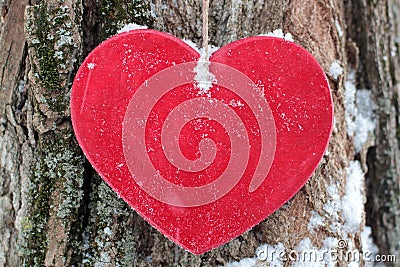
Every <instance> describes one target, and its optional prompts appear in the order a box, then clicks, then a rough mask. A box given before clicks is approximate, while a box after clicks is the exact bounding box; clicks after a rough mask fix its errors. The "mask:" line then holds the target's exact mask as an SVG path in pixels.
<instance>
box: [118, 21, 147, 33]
mask: <svg viewBox="0 0 400 267" xmlns="http://www.w3.org/2000/svg"><path fill="white" fill-rule="evenodd" d="M143 29H147V26H144V25H139V24H135V23H129V24H126V25H124V26H123V27H122V28H121V29H120V30H119V31H117V33H122V32H129V31H133V30H143Z"/></svg>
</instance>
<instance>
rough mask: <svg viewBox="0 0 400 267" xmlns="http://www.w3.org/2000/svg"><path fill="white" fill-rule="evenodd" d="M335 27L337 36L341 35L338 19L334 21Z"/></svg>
mask: <svg viewBox="0 0 400 267" xmlns="http://www.w3.org/2000/svg"><path fill="white" fill-rule="evenodd" d="M335 27H336V30H337V32H338V35H339V37H342V36H343V30H342V27H340V24H339V21H337V20H336V21H335Z"/></svg>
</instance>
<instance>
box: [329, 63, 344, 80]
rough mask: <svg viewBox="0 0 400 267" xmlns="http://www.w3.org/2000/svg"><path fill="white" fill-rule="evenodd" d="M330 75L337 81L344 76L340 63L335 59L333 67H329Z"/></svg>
mask: <svg viewBox="0 0 400 267" xmlns="http://www.w3.org/2000/svg"><path fill="white" fill-rule="evenodd" d="M329 74H330V75H331V76H332V78H333V79H335V80H337V78H338V77H339V76H340V75H342V74H343V68H342V66H340V61H339V60H337V59H335V60H334V61H333V62H332V64H331V66H330V67H329Z"/></svg>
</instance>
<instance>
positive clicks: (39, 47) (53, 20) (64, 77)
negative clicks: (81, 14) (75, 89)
mask: <svg viewBox="0 0 400 267" xmlns="http://www.w3.org/2000/svg"><path fill="white" fill-rule="evenodd" d="M27 13H28V20H27V22H26V32H27V34H28V36H29V40H30V43H29V47H30V49H31V50H33V51H34V53H33V56H34V57H33V58H32V60H31V62H32V68H33V72H34V76H35V77H36V78H37V80H38V82H39V84H40V85H41V87H42V88H45V89H46V91H45V92H43V95H44V96H45V98H46V104H47V105H48V106H49V108H50V109H51V110H53V111H57V112H64V111H65V110H66V109H67V108H68V98H67V97H66V94H65V93H66V91H67V90H68V87H69V85H70V82H71V81H70V79H71V73H70V72H74V69H75V68H74V63H75V62H76V61H77V60H76V58H75V54H76V51H77V50H78V47H77V45H76V44H75V40H74V39H73V30H74V29H73V25H75V22H73V21H71V19H70V12H69V9H68V7H67V6H48V5H47V4H46V3H45V2H44V1H40V3H39V4H38V5H36V6H32V7H30V8H28V9H27Z"/></svg>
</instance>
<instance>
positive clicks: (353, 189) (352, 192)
mask: <svg viewBox="0 0 400 267" xmlns="http://www.w3.org/2000/svg"><path fill="white" fill-rule="evenodd" d="M346 174H347V177H346V187H345V194H344V196H343V197H342V216H343V218H344V220H345V223H344V225H343V230H344V231H346V232H348V233H355V232H357V231H359V229H360V227H361V222H362V219H363V216H364V180H365V177H364V173H363V171H362V169H361V164H360V162H359V161H352V162H350V165H349V166H348V167H347V169H346Z"/></svg>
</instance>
